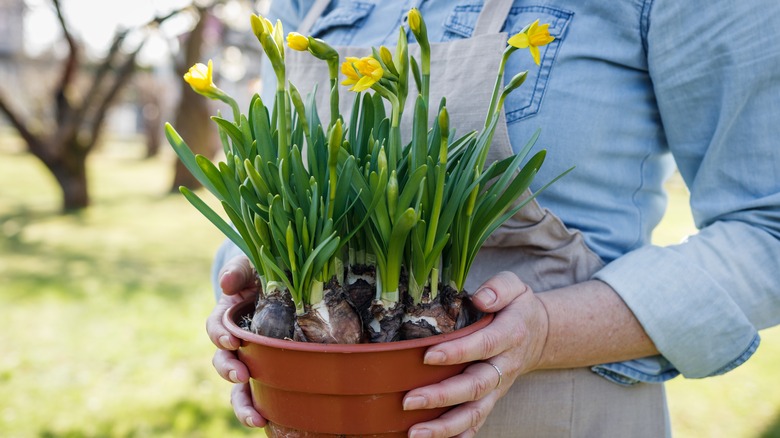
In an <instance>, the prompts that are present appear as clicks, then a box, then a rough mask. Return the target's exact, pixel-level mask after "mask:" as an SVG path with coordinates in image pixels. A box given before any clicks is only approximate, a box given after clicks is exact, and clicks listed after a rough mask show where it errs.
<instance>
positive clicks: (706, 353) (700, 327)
mask: <svg viewBox="0 0 780 438" xmlns="http://www.w3.org/2000/svg"><path fill="white" fill-rule="evenodd" d="M777 41H780V3H778V2H776V1H771V0H766V1H752V2H728V1H716V2H715V3H712V2H699V1H685V2H675V1H671V0H656V1H655V2H654V4H653V6H652V9H651V13H650V15H649V20H648V25H647V27H646V42H647V47H646V50H647V56H648V66H649V69H650V74H651V77H652V79H653V86H654V89H655V94H656V99H657V103H658V107H659V110H660V114H661V118H662V123H663V127H664V131H665V133H666V138H667V141H668V145H669V149H670V151H671V152H672V154H673V155H674V157H675V160H676V162H677V165H678V168H679V170H680V173H681V175H682V177H683V178H684V179H685V181H686V184H687V186H688V187H689V190H690V194H691V209H692V211H693V215H694V220H695V222H696V225H697V227H698V228H699V229H700V231H699V233H697V234H696V235H694V236H690V237H689V238H688V239H687V240H686V241H685V242H683V243H681V244H679V245H673V246H669V247H663V248H662V247H657V246H648V247H643V248H640V249H637V250H635V251H632V252H629V253H628V254H626V255H624V256H623V257H620V258H618V259H617V260H615V261H613V262H612V263H610V264H609V265H607V266H606V267H605V268H604V269H603V270H601V271H600V272H598V273H597V274H596V275H595V278H597V279H599V280H601V281H604V282H606V283H607V284H609V285H610V286H611V287H612V288H614V289H615V290H616V291H617V293H618V294H619V295H620V296H621V297H622V298H623V300H624V301H625V302H626V304H627V305H628V306H629V308H631V310H632V311H633V312H634V314H635V315H636V317H637V319H638V320H639V322H640V323H641V324H642V326H643V327H644V329H645V330H646V332H647V333H648V335H649V336H650V338H651V339H652V340H653V342H654V343H655V345H656V347H657V348H658V350H659V351H660V353H661V354H662V355H663V357H664V358H665V359H667V360H668V361H669V362H670V363H671V365H672V366H673V367H674V368H675V369H676V370H678V371H679V372H680V373H682V374H683V375H684V376H687V377H706V376H711V375H716V374H721V373H724V372H727V371H729V370H731V369H733V368H735V367H736V366H738V365H740V364H741V363H743V362H744V361H746V360H747V359H748V358H749V357H750V356H751V355H752V353H753V352H755V350H756V348H757V346H758V343H759V336H758V330H760V329H762V328H766V327H769V326H773V325H776V324H778V323H780V44H778V43H777ZM659 370H662V371H665V372H667V373H668V369H666V370H663V368H659ZM640 380H645V381H647V380H650V379H640Z"/></svg>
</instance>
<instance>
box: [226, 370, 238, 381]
mask: <svg viewBox="0 0 780 438" xmlns="http://www.w3.org/2000/svg"><path fill="white" fill-rule="evenodd" d="M228 379H230V381H231V382H233V383H238V373H236V370H233V371H231V372H229V373H228Z"/></svg>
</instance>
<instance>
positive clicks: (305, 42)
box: [287, 32, 309, 52]
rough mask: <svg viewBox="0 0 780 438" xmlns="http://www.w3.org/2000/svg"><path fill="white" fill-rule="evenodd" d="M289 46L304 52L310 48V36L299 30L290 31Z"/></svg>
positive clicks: (288, 35)
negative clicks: (302, 33) (300, 32)
mask: <svg viewBox="0 0 780 438" xmlns="http://www.w3.org/2000/svg"><path fill="white" fill-rule="evenodd" d="M287 47H289V48H291V49H293V50H297V51H298V52H303V51H306V50H308V49H309V38H307V37H305V36H304V35H301V34H299V33H298V32H290V33H288V34H287Z"/></svg>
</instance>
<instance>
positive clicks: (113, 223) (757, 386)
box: [0, 132, 780, 437]
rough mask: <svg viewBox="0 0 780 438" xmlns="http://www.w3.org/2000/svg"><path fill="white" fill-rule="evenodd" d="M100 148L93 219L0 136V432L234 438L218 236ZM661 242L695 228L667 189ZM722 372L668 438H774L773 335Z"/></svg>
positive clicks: (700, 390) (124, 146)
mask: <svg viewBox="0 0 780 438" xmlns="http://www.w3.org/2000/svg"><path fill="white" fill-rule="evenodd" d="M142 156H143V151H142V148H141V145H140V143H138V142H134V141H127V142H122V141H110V142H108V143H107V144H106V145H105V146H104V147H103V149H102V150H100V151H99V152H98V153H96V154H95V155H94V156H93V158H92V159H91V162H90V172H91V174H90V177H91V183H92V185H91V187H92V190H93V202H94V203H93V207H92V208H90V209H88V210H87V211H85V212H83V213H81V214H78V215H69V216H61V215H59V214H58V207H59V196H58V192H57V187H56V185H55V184H54V182H53V181H52V180H51V178H50V177H49V176H48V174H47V173H46V172H45V170H44V169H42V167H41V165H40V164H39V163H38V162H37V161H36V160H35V159H34V158H32V157H30V156H29V155H26V154H24V153H22V148H21V145H20V144H19V143H18V141H17V140H16V139H15V138H13V137H11V136H10V135H8V134H3V133H1V132H0V322H2V325H3V330H1V331H0V348H2V354H0V436H4V437H5V436H9V437H147V436H154V437H217V436H219V437H233V436H245V435H249V434H252V435H253V436H257V433H256V432H251V431H248V430H246V429H244V428H242V427H241V426H240V425H239V423H238V422H237V421H236V420H235V418H234V417H233V414H232V411H231V410H230V407H229V385H228V384H227V383H226V382H224V381H223V380H222V379H221V378H220V377H218V376H217V375H216V373H214V371H213V369H212V367H211V355H212V352H213V347H212V346H211V343H210V341H209V340H208V339H207V338H206V336H205V330H204V325H205V318H206V316H207V315H208V313H209V311H210V309H211V307H212V305H213V298H212V292H211V290H210V286H209V268H210V262H211V257H212V255H213V253H214V251H215V250H216V247H217V246H218V244H219V243H220V242H221V240H222V237H221V236H220V235H219V233H218V232H217V231H215V230H214V229H213V228H212V226H211V225H210V224H209V223H208V222H206V220H205V219H203V218H202V217H201V216H200V215H199V214H198V213H197V212H195V210H194V209H192V208H191V207H190V206H189V204H187V202H186V201H185V200H184V199H183V197H181V196H179V195H173V196H169V195H166V191H167V186H168V184H169V181H170V178H171V174H170V169H171V166H170V164H171V162H172V160H173V158H172V157H171V156H170V154H164V155H163V156H161V157H158V158H155V159H153V160H142V159H141V158H140V157H142ZM670 188H671V190H672V195H673V197H672V201H673V202H672V209H671V210H670V213H669V215H667V218H666V220H665V222H664V226H663V227H662V230H661V231H660V232H659V233H658V234H657V235H656V241H658V242H660V243H666V242H674V241H678V240H679V239H680V238H681V237H682V236H684V235H685V234H689V233H690V232H692V231H693V228H692V225H691V224H690V223H691V221H690V214H689V213H688V212H687V209H686V207H685V205H687V204H686V203H685V202H686V200H685V198H686V195H685V190H684V188H683V187H682V186H681V184H680V183H679V181H677V180H674V181H672V182H671V183H670ZM762 335H763V338H764V341H763V343H762V345H761V347H760V348H759V351H758V353H756V356H755V357H754V359H752V360H751V361H749V362H748V363H747V364H745V365H744V366H742V367H740V368H738V369H737V370H735V371H734V372H732V373H729V374H728V375H726V376H722V377H718V378H713V379H706V380H701V381H686V380H682V379H676V380H675V381H673V382H672V383H671V384H669V385H668V391H669V395H670V407H671V411H672V423H673V428H674V431H675V435H676V436H678V437H701V436H728V437H770V436H780V416H779V415H780V384H779V383H778V382H779V381H780V379H778V375H779V374H780V373H779V372H778V371H777V369H776V365H775V364H778V363H780V330H778V329H773V330H768V331H765V332H764V333H762Z"/></svg>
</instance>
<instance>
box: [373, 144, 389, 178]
mask: <svg viewBox="0 0 780 438" xmlns="http://www.w3.org/2000/svg"><path fill="white" fill-rule="evenodd" d="M376 167H377V170H379V173H382V171H386V170H387V153H386V152H385V147H384V146H382V147H381V148H380V149H379V156H378V157H377V160H376Z"/></svg>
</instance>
